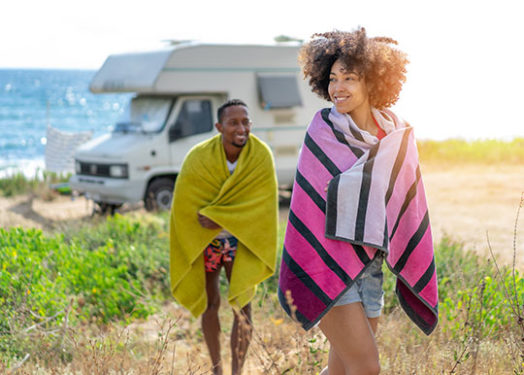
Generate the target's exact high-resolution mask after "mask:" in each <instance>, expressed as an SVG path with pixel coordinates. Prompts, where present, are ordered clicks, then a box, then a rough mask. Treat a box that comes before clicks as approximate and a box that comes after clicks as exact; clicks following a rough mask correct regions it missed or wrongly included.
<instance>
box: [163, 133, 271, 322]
mask: <svg viewBox="0 0 524 375" xmlns="http://www.w3.org/2000/svg"><path fill="white" fill-rule="evenodd" d="M277 196H278V190H277V183H276V175H275V167H274V161H273V156H272V154H271V151H270V150H269V148H268V146H267V145H266V144H265V143H263V142H262V141H260V140H259V139H258V138H256V137H255V136H254V135H250V137H249V139H248V141H247V143H246V145H245V146H244V148H243V149H242V152H241V153H240V156H239V158H238V164H237V166H236V168H235V171H234V172H233V173H232V174H231V173H230V172H229V170H228V168H227V164H226V154H225V151H224V147H223V145H222V138H221V135H220V134H218V135H216V136H215V137H213V138H211V139H209V140H207V141H204V142H202V143H200V144H198V145H196V146H194V147H193V148H192V149H191V150H190V151H189V153H188V155H187V156H186V158H185V160H184V163H183V165H182V169H181V171H180V173H179V175H178V177H177V180H176V183H175V190H174V196H173V205H172V209H171V220H170V275H171V291H172V294H173V296H174V297H175V299H176V300H177V301H178V302H179V303H180V304H181V305H182V306H184V307H186V308H187V309H188V310H189V311H190V312H191V313H192V314H193V315H194V316H195V317H197V316H199V315H201V314H202V313H203V312H204V311H205V309H206V307H207V295H206V292H205V269H204V256H203V251H204V249H205V248H206V246H207V245H208V244H209V243H210V242H211V241H212V240H213V239H214V238H215V237H216V236H217V234H218V233H220V231H221V229H207V228H203V227H202V226H201V225H200V224H199V222H198V216H197V213H198V212H199V213H201V214H202V215H204V216H207V217H208V218H210V219H211V220H213V221H214V222H215V223H217V224H219V225H220V226H221V227H222V228H223V229H226V230H227V231H228V232H229V233H231V234H232V235H233V236H234V237H236V238H237V239H238V247H237V252H236V256H235V261H234V263H233V271H232V275H231V281H230V286H229V294H228V301H229V303H230V304H231V305H232V306H233V307H234V308H238V309H240V308H242V307H243V306H245V305H246V304H247V303H248V302H249V301H250V300H251V299H252V298H253V296H254V295H255V287H256V285H257V284H258V283H260V282H261V281H263V280H264V279H266V278H267V277H269V276H271V275H272V274H273V273H274V272H275V263H276V249H277V220H278V212H277V211H278V210H277V205H278V201H277Z"/></svg>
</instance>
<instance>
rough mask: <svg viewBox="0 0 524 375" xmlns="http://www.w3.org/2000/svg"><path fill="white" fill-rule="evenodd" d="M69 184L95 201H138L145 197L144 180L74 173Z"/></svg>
mask: <svg viewBox="0 0 524 375" xmlns="http://www.w3.org/2000/svg"><path fill="white" fill-rule="evenodd" d="M69 185H70V186H71V189H73V190H76V191H78V192H80V193H85V195H86V197H87V198H89V199H92V200H94V201H95V202H104V203H110V204H123V203H136V202H139V201H141V200H142V198H143V189H144V188H143V182H139V181H133V180H128V179H118V178H107V177H94V176H84V175H73V176H72V177H71V178H70V179H69Z"/></svg>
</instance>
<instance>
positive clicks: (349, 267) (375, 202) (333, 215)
mask: <svg viewBox="0 0 524 375" xmlns="http://www.w3.org/2000/svg"><path fill="white" fill-rule="evenodd" d="M373 115H374V117H375V119H376V120H377V122H378V123H379V124H380V126H381V127H382V128H383V129H384V130H385V132H386V133H387V135H386V137H384V138H383V139H382V140H380V141H379V140H378V139H377V138H376V137H374V136H372V135H370V134H369V133H368V132H365V131H362V130H360V129H359V128H358V127H357V126H356V125H355V124H354V122H353V121H352V119H351V117H350V116H348V115H343V114H340V113H338V112H337V111H336V110H335V108H334V107H333V108H332V109H328V108H326V109H323V110H321V111H319V112H318V113H317V114H316V115H315V117H314V118H313V121H312V122H311V124H310V126H309V127H308V130H307V133H306V137H305V140H304V145H303V147H302V151H301V153H300V157H299V161H298V167H297V172H296V176H295V183H294V186H293V195H292V198H291V206H290V211H289V220H288V226H287V230H286V236H285V239H284V249H283V252H282V263H281V267H280V279H279V290H278V295H279V299H280V303H281V305H282V307H283V308H284V309H285V310H286V311H287V313H288V314H289V315H291V316H292V317H293V318H295V319H297V320H298V321H299V322H300V323H301V324H302V326H303V327H304V328H305V329H306V330H307V329H309V328H311V327H313V326H314V325H315V324H317V323H318V321H319V320H320V319H321V318H322V316H323V315H324V314H325V313H327V312H328V311H329V309H330V308H331V307H332V306H333V305H334V304H335V303H336V301H337V300H338V298H339V297H340V296H341V294H342V293H343V292H345V291H346V290H347V289H348V288H349V287H350V286H351V285H352V284H353V282H354V281H355V280H356V279H358V277H359V276H360V275H361V274H362V272H364V270H365V269H366V267H367V266H368V265H369V264H370V263H371V261H372V260H373V259H374V257H375V256H376V255H377V254H378V252H377V251H382V252H384V253H386V254H387V256H386V264H387V265H388V267H389V269H390V270H391V271H392V272H393V273H394V274H395V276H396V277H397V285H396V293H397V296H398V298H399V301H400V304H401V306H402V307H403V309H404V310H405V312H406V313H407V314H408V316H409V317H410V318H411V319H412V320H413V321H414V322H415V324H417V326H419V327H420V329H421V330H422V331H423V332H425V333H426V334H430V333H431V332H432V331H433V329H434V328H435V326H436V325H437V321H438V291H437V275H436V269H435V261H434V256H433V241H432V237H431V227H430V223H429V217H428V208H427V203H426V197H425V193H424V186H423V184H422V179H421V176H420V169H419V165H418V153H417V148H416V143H415V140H414V136H413V129H412V128H411V127H409V126H406V125H405V124H404V123H402V122H401V121H400V120H399V119H398V118H397V117H396V116H395V115H394V114H393V113H392V112H391V111H384V112H379V111H377V110H375V109H373ZM328 183H329V187H328V191H327V192H326V191H325V188H326V186H328Z"/></svg>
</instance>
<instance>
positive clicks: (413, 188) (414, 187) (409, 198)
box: [389, 166, 420, 240]
mask: <svg viewBox="0 0 524 375" xmlns="http://www.w3.org/2000/svg"><path fill="white" fill-rule="evenodd" d="M416 173H417V176H416V178H415V182H413V184H412V185H411V186H410V187H409V190H408V192H407V194H406V197H405V198H404V203H402V207H401V208H400V212H399V214H398V216H397V220H396V222H395V225H394V226H393V230H392V231H391V235H390V236H389V239H390V240H391V239H392V238H393V236H394V235H395V232H396V231H397V228H398V225H399V223H400V219H402V216H403V215H404V213H405V212H406V210H407V209H408V206H409V204H410V203H411V201H412V200H413V198H415V195H416V194H417V185H418V183H419V180H420V167H419V166H417V172H416Z"/></svg>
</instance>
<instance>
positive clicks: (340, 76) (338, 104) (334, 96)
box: [328, 60, 369, 113]
mask: <svg viewBox="0 0 524 375" xmlns="http://www.w3.org/2000/svg"><path fill="white" fill-rule="evenodd" d="M328 93H329V97H330V99H331V101H332V102H333V104H335V108H336V109H337V111H338V112H339V113H351V112H353V111H354V110H358V109H360V108H362V109H365V110H369V96H368V89H367V86H366V80H365V79H364V78H363V77H361V76H360V75H359V74H358V73H357V72H355V71H352V70H348V69H347V68H346V67H345V65H344V64H343V63H342V62H341V61H340V60H337V61H335V63H334V64H333V66H332V67H331V72H330V73H329V86H328Z"/></svg>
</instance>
